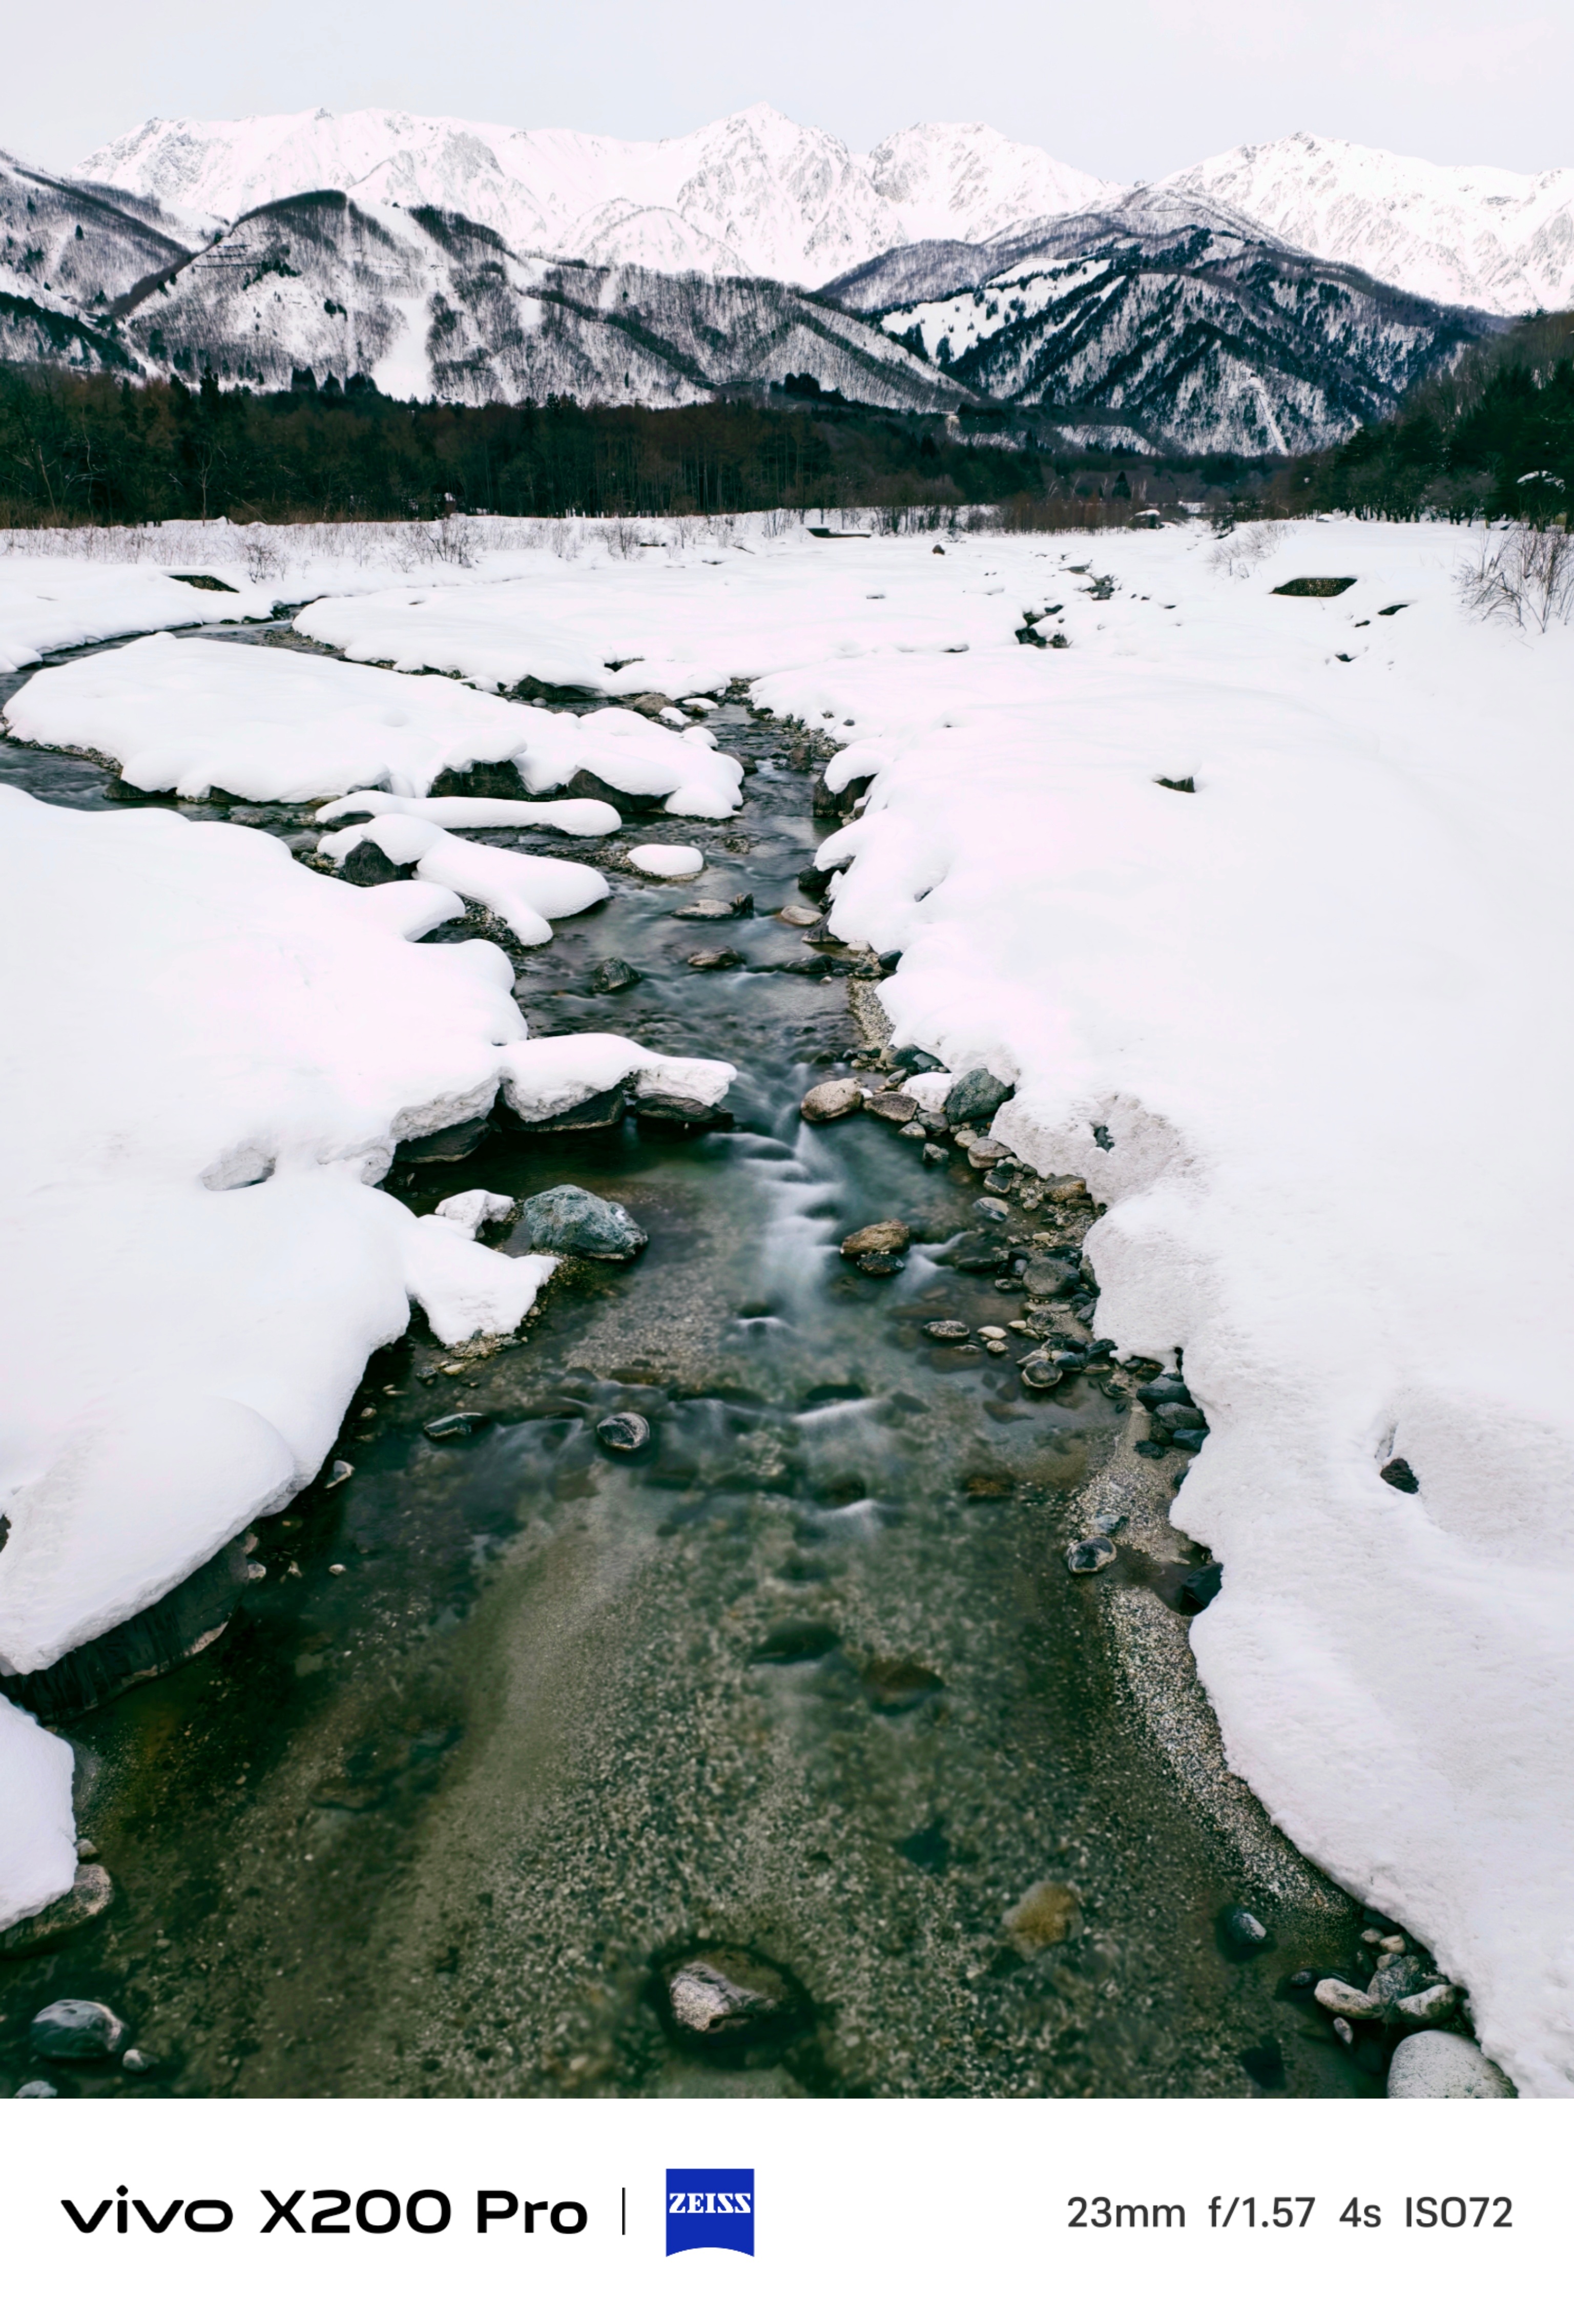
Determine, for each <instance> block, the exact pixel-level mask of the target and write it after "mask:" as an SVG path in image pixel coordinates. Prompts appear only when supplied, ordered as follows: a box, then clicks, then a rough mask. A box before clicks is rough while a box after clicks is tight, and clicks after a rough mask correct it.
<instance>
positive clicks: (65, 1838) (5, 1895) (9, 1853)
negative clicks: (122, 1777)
mask: <svg viewBox="0 0 1574 2324" xmlns="http://www.w3.org/2000/svg"><path fill="white" fill-rule="evenodd" d="M72 1764H73V1761H72V1752H71V1747H70V1745H69V1743H64V1742H62V1741H61V1739H60V1737H59V1736H58V1735H51V1734H50V1733H49V1732H48V1730H47V1729H44V1728H42V1727H41V1726H40V1725H39V1723H38V1721H37V1720H35V1719H32V1718H30V1717H29V1716H28V1714H27V1712H26V1711H18V1709H17V1708H16V1705H15V1704H14V1702H7V1701H6V1700H5V1696H4V1695H0V1929H9V1928H10V1927H11V1926H12V1925H13V1924H14V1923H15V1922H17V1921H25V1920H26V1919H28V1918H29V1916H30V1915H31V1914H33V1913H41V1912H42V1910H43V1908H44V1906H45V1905H46V1904H53V1903H54V1900H55V1898H56V1897H57V1896H63V1895H65V1893H66V1891H67V1889H68V1888H69V1886H71V1883H72V1882H73V1880H75V1878H76V1877H77V1823H76V1818H75V1816H74V1815H73V1814H72V1812H71V1769H72Z"/></svg>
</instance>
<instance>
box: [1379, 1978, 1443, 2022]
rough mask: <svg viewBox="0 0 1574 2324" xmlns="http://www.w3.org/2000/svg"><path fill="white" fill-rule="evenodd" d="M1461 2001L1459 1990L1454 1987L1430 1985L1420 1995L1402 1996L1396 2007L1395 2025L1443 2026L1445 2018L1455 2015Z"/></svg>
mask: <svg viewBox="0 0 1574 2324" xmlns="http://www.w3.org/2000/svg"><path fill="white" fill-rule="evenodd" d="M1458 2004H1459V1988H1458V1987H1456V1986H1452V1985H1429V1986H1426V1987H1423V1988H1422V1991H1421V1992H1419V1993H1404V1994H1401V1995H1400V1997H1399V1998H1398V2000H1397V2001H1396V2002H1395V2005H1394V2017H1395V2024H1400V2025H1441V2024H1442V2022H1443V2019H1444V2018H1445V2017H1451V2016H1452V2015H1453V2014H1454V2011H1455V2009H1456V2007H1457V2006H1458Z"/></svg>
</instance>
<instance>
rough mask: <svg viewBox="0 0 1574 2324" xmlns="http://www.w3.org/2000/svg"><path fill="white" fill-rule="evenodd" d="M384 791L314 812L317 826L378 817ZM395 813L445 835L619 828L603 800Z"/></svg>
mask: <svg viewBox="0 0 1574 2324" xmlns="http://www.w3.org/2000/svg"><path fill="white" fill-rule="evenodd" d="M387 809H388V794H387V792H386V791H351V792H350V793H349V794H348V796H347V797H346V798H337V799H330V800H329V801H328V803H327V807H318V811H317V819H318V823H342V822H343V820H344V818H345V816H347V815H383V814H385V813H386V812H387ZM399 812H400V815H413V816H419V818H420V820H421V821H422V822H423V823H435V824H438V825H441V826H442V828H443V829H444V830H445V831H531V830H543V831H562V832H566V833H567V835H569V837H570V838H573V839H604V838H606V837H607V836H609V835H610V834H611V833H612V832H614V831H619V830H621V827H622V821H623V818H622V816H621V815H620V814H619V813H618V810H617V808H616V807H609V806H608V804H607V802H606V800H605V799H582V798H570V799H557V800H555V801H553V803H552V804H551V805H550V806H547V807H526V806H524V805H522V804H521V802H520V800H518V799H488V798H400V803H399Z"/></svg>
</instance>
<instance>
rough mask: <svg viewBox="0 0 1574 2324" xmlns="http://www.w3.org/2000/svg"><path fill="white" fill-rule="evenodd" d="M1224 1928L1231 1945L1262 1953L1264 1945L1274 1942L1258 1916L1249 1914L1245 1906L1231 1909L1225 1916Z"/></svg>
mask: <svg viewBox="0 0 1574 2324" xmlns="http://www.w3.org/2000/svg"><path fill="white" fill-rule="evenodd" d="M1223 1928H1224V1933H1225V1935H1226V1936H1227V1937H1228V1938H1229V1941H1230V1943H1231V1944H1233V1945H1243V1946H1247V1947H1250V1948H1251V1949H1252V1950H1257V1951H1260V1950H1261V1949H1262V1947H1263V1946H1264V1945H1270V1944H1272V1943H1273V1939H1272V1937H1270V1936H1269V1934H1268V1932H1267V1931H1266V1928H1265V1927H1264V1926H1263V1924H1262V1923H1261V1922H1260V1921H1259V1920H1258V1918H1257V1916H1256V1914H1255V1913H1248V1912H1247V1908H1246V1906H1245V1905H1244V1904H1232V1905H1231V1906H1230V1907H1229V1911H1228V1912H1227V1913H1226V1914H1225V1915H1224V1921H1223Z"/></svg>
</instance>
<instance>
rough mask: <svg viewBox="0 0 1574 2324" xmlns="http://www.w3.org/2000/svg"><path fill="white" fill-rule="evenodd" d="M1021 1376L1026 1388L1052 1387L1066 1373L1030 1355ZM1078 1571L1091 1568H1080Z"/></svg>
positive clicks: (1045, 1357)
mask: <svg viewBox="0 0 1574 2324" xmlns="http://www.w3.org/2000/svg"><path fill="white" fill-rule="evenodd" d="M1020 1378H1021V1381H1022V1385H1023V1387H1024V1388H1058V1387H1059V1386H1060V1384H1061V1382H1062V1380H1063V1379H1064V1378H1065V1374H1064V1372H1063V1370H1062V1369H1061V1367H1060V1366H1059V1364H1057V1363H1052V1362H1051V1361H1050V1359H1049V1358H1048V1357H1047V1356H1029V1357H1028V1359H1027V1360H1026V1363H1025V1364H1024V1365H1023V1366H1022V1367H1021V1372H1020ZM1078 1571H1079V1572H1082V1571H1091V1568H1086V1569H1084V1568H1078Z"/></svg>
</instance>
